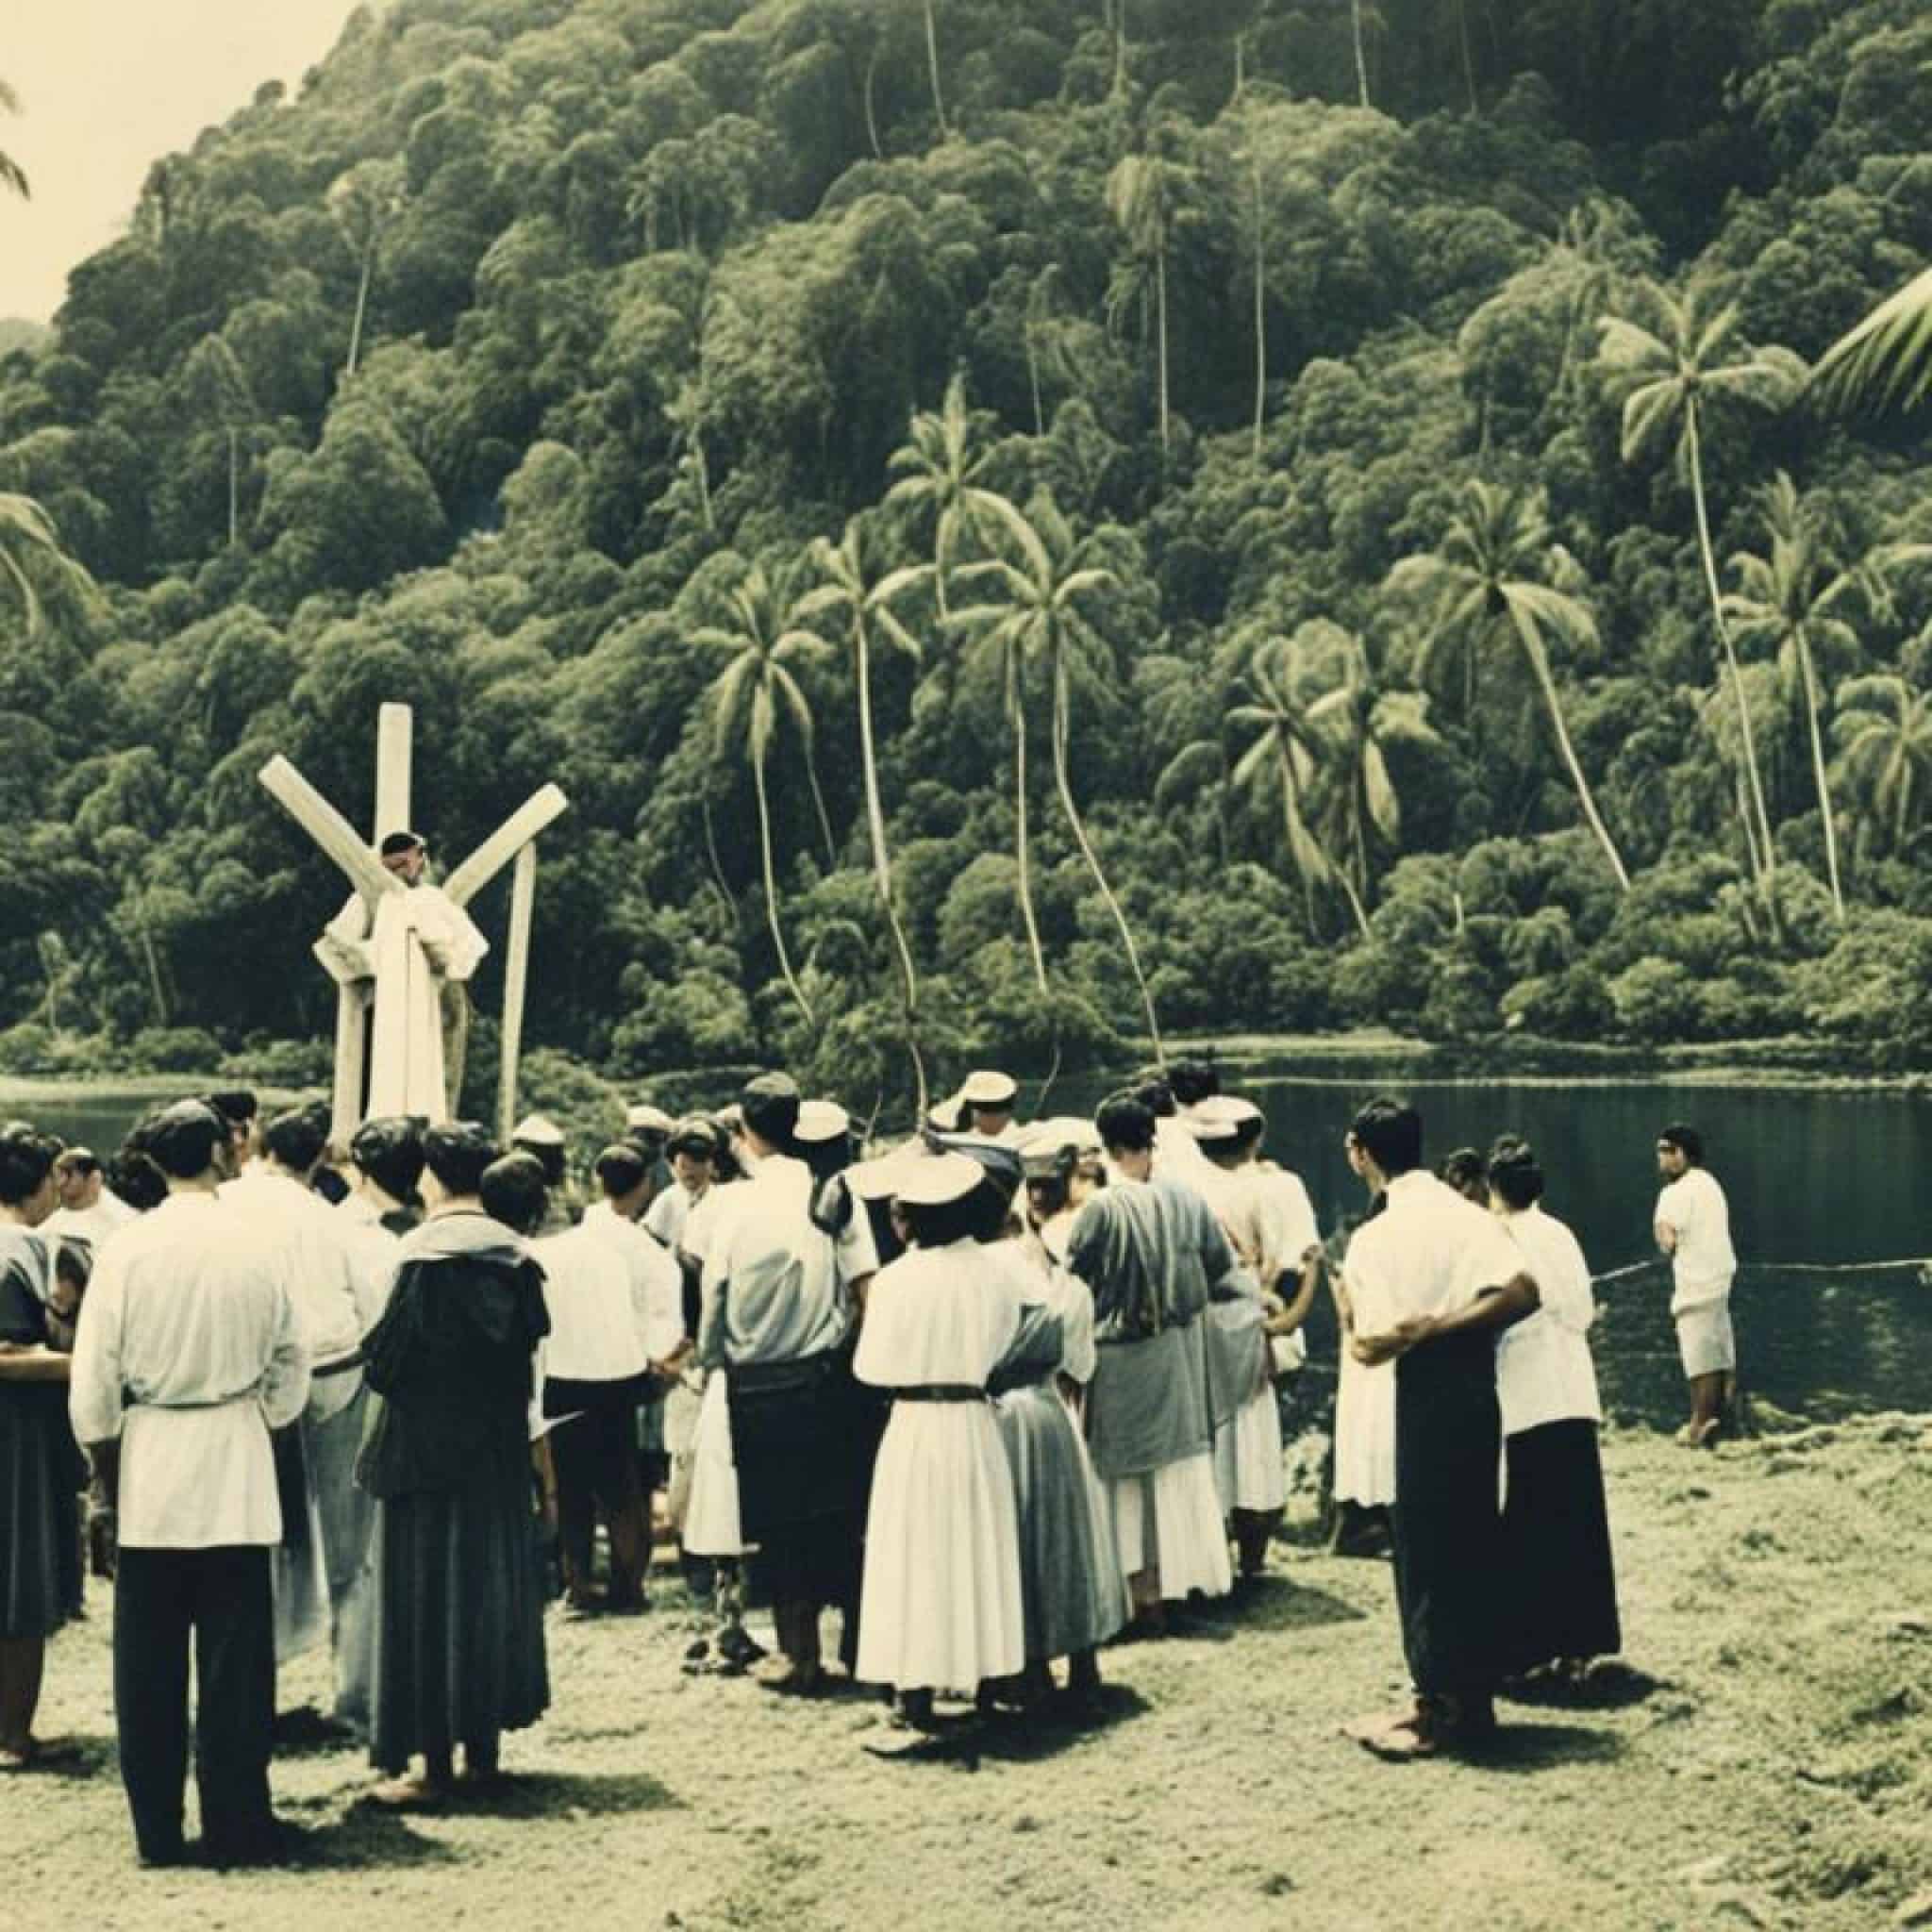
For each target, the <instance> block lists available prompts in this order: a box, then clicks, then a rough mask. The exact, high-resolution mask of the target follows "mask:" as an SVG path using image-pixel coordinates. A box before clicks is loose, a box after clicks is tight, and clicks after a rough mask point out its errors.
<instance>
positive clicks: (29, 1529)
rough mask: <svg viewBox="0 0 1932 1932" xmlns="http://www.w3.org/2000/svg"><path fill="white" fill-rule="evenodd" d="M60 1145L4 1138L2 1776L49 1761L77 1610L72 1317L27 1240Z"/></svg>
mask: <svg viewBox="0 0 1932 1932" xmlns="http://www.w3.org/2000/svg"><path fill="white" fill-rule="evenodd" d="M59 1144H60V1143H59V1142H58V1141H55V1140H52V1139H50V1138H49V1137H48V1136H46V1135H43V1134H37V1133H35V1132H34V1130H33V1129H32V1128H31V1127H28V1126H26V1125H25V1124H22V1123H13V1124H8V1126H7V1127H6V1128H4V1129H0V1496H4V1497H5V1498H6V1504H5V1511H4V1514H0V1771H30V1770H32V1769H33V1768H34V1767H35V1766H36V1765H37V1764H39V1763H42V1762H43V1761H46V1760H47V1759H48V1757H49V1755H50V1754H49V1753H48V1750H47V1747H46V1746H45V1745H44V1744H43V1743H42V1740H40V1739H38V1738H36V1737H35V1736H34V1712H35V1709H36V1707H38V1705H39V1703H40V1697H41V1676H42V1670H43V1667H44V1665H45V1662H46V1655H47V1639H48V1638H49V1637H51V1636H52V1635H53V1634H54V1632H55V1631H57V1630H58V1629H59V1627H60V1626H61V1624H64V1623H66V1621H67V1620H68V1618H69V1617H71V1616H74V1615H75V1614H76V1613H77V1612H78V1610H79V1608H80V1593H81V1584H80V1546H79V1541H78V1539H77V1537H76V1534H75V1495H76V1494H77V1493H78V1491H79V1490H80V1488H81V1484H82V1481H83V1472H82V1469H81V1466H80V1454H79V1451H78V1450H77V1449H76V1448H75V1442H74V1432H73V1430H72V1429H71V1428H69V1426H68V1423H67V1381H68V1370H69V1366H70V1362H69V1357H68V1350H69V1349H71V1348H72V1346H73V1343H74V1329H73V1326H72V1324H71V1321H70V1320H69V1319H68V1317H71V1316H72V1313H73V1306H72V1301H71V1299H63V1293H62V1288H61V1286H60V1284H58V1282H57V1280H56V1277H55V1268H54V1261H53V1251H52V1247H51V1245H50V1243H49V1242H48V1241H45V1240H44V1239H42V1237H41V1236H40V1235H37V1234H35V1233H33V1232H32V1230H33V1229H34V1228H36V1227H41V1226H43V1225H44V1224H45V1223H46V1220H47V1217H48V1215H49V1213H50V1211H51V1210H52V1209H53V1207H54V1203H55V1201H56V1200H57V1199H58V1198H59V1196H58V1192H57V1189H58V1186H59V1180H58V1176H57V1174H56V1173H55V1169H56V1166H57V1161H56V1159H55V1156H56V1154H57V1153H58V1148H59ZM63 1307H64V1308H65V1310H66V1314H65V1315H64V1316H63V1314H62V1312H61V1311H62V1309H63Z"/></svg>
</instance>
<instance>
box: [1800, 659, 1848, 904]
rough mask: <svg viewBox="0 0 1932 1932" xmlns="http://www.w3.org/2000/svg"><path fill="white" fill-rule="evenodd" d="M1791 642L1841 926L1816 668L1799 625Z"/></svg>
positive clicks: (1827, 866) (1841, 898) (1840, 896)
mask: <svg viewBox="0 0 1932 1932" xmlns="http://www.w3.org/2000/svg"><path fill="white" fill-rule="evenodd" d="M1793 641H1794V642H1795V643H1796V645H1797V648H1798V668H1799V670H1800V671H1801V672H1802V673H1803V675H1804V679H1805V718H1806V723H1807V725H1808V726H1809V728H1810V734H1811V775H1812V778H1813V779H1814V780H1815V781H1816V783H1817V786H1818V809H1819V812H1820V814H1821V815H1822V816H1823V818H1824V870H1825V872H1826V874H1827V875H1828V876H1829V878H1830V881H1831V909H1832V911H1833V912H1835V913H1836V914H1837V915H1838V923H1839V924H1840V925H1842V924H1844V921H1845V894H1844V887H1843V885H1842V884H1841V883H1840V878H1839V870H1838V828H1837V827H1836V826H1835V825H1834V824H1832V822H1831V787H1830V785H1829V784H1827V783H1826V781H1825V776H1824V737H1823V735H1822V733H1821V732H1820V730H1819V724H1818V667H1817V666H1816V665H1815V664H1814V663H1813V662H1812V660H1811V644H1810V641H1809V640H1808V639H1807V637H1806V635H1805V631H1804V626H1803V625H1800V626H1799V628H1798V632H1797V635H1796V637H1795V639H1794V640H1793Z"/></svg>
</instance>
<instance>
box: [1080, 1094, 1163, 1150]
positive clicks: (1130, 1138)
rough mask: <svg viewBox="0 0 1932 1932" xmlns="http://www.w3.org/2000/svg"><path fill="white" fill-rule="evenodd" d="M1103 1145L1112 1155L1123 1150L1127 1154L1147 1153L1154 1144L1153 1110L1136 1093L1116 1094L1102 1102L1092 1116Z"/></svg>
mask: <svg viewBox="0 0 1932 1932" xmlns="http://www.w3.org/2000/svg"><path fill="white" fill-rule="evenodd" d="M1093 1124H1094V1126H1095V1128H1096V1129H1097V1130H1098V1131H1099V1134H1100V1144H1101V1145H1102V1146H1103V1147H1105V1148H1106V1149H1107V1150H1108V1152H1109V1153H1111V1152H1112V1151H1113V1150H1114V1149H1115V1148H1117V1147H1118V1148H1120V1149H1121V1150H1123V1151H1124V1152H1125V1153H1128V1154H1145V1153H1148V1152H1149V1151H1150V1150H1151V1149H1152V1148H1153V1145H1154V1109H1153V1108H1151V1107H1149V1106H1148V1105H1147V1103H1146V1102H1145V1101H1144V1100H1142V1099H1141V1097H1140V1095H1139V1094H1135V1093H1116V1094H1115V1095H1114V1096H1113V1098H1112V1099H1110V1100H1103V1101H1102V1102H1101V1103H1100V1111H1099V1112H1098V1113H1097V1114H1095V1115H1094V1117H1093Z"/></svg>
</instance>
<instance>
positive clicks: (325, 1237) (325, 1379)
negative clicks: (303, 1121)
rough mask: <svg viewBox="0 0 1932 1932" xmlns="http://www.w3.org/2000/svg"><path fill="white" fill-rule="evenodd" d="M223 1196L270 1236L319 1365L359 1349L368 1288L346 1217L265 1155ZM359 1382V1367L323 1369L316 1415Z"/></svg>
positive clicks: (337, 1407) (320, 1418)
mask: <svg viewBox="0 0 1932 1932" xmlns="http://www.w3.org/2000/svg"><path fill="white" fill-rule="evenodd" d="M219 1198H220V1201H221V1204H222V1206H223V1207H224V1208H228V1209H230V1210H232V1211H233V1212H234V1213H235V1214H237V1215H238V1216H242V1217H244V1218H246V1219H247V1220H248V1221H250V1222H252V1223H253V1224H255V1225H256V1227H257V1228H258V1229H259V1230H260V1232H261V1234H262V1235H263V1236H264V1237H265V1238H266V1239H267V1241H269V1242H270V1244H271V1246H272V1249H273V1251H274V1254H275V1260H276V1264H277V1266H278V1267H279V1268H280V1270H281V1274H282V1279H283V1281H284V1282H285V1283H286V1285H287V1287H288V1290H289V1295H290V1299H291V1301H292V1302H293V1303H294V1305H295V1314H296V1318H297V1319H298V1320H299V1321H300V1322H301V1324H302V1335H303V1340H304V1341H306V1342H307V1343H308V1353H309V1357H310V1359H311V1360H312V1361H313V1362H314V1363H316V1364H317V1365H318V1366H319V1365H321V1364H322V1363H325V1362H331V1361H338V1360H340V1359H341V1357H344V1356H348V1355H354V1354H355V1352H356V1350H357V1349H358V1348H359V1347H360V1346H361V1343H362V1336H363V1332H364V1329H365V1328H366V1326H367V1325H368V1324H366V1323H365V1321H364V1319H363V1307H364V1302H365V1299H366V1292H367V1291H366V1290H365V1289H364V1287H363V1263H362V1259H361V1256H360V1253H359V1251H358V1245H357V1243H356V1241H354V1239H353V1238H352V1236H351V1235H350V1233H349V1226H348V1223H347V1222H346V1221H344V1220H343V1218H342V1217H341V1215H340V1214H339V1213H337V1211H336V1210H335V1208H332V1207H330V1205H329V1204H328V1203H327V1202H326V1201H325V1200H324V1199H323V1198H322V1196H321V1195H320V1194H318V1193H317V1192H316V1191H315V1190H314V1189H313V1188H311V1187H309V1186H308V1185H307V1184H306V1183H305V1182H302V1181H298V1180H297V1179H296V1178H295V1177H294V1176H293V1175H292V1174H278V1173H276V1172H275V1171H274V1170H273V1169H271V1168H269V1167H268V1166H267V1165H265V1164H264V1163H263V1162H261V1161H251V1162H250V1163H249V1165H248V1166H247V1167H246V1168H244V1169H243V1170H242V1174H240V1176H239V1177H238V1178H236V1179H234V1180H232V1181H224V1182H223V1183H222V1187H221V1192H220V1196H219ZM361 1384H362V1377H361V1375H360V1374H358V1373H356V1372H354V1371H351V1372H349V1373H347V1374H336V1375H326V1376H321V1377H318V1378H317V1380H316V1382H315V1385H314V1388H313V1390H312V1391H311V1392H310V1400H309V1417H310V1419H311V1420H312V1421H315V1422H326V1421H327V1420H328V1418H329V1417H330V1416H332V1415H335V1414H338V1413H339V1412H340V1411H341V1410H342V1409H343V1408H346V1407H348V1405H349V1403H350V1401H351V1400H352V1399H353V1398H354V1396H355V1394H356V1391H357V1390H358V1389H359V1388H360V1387H361Z"/></svg>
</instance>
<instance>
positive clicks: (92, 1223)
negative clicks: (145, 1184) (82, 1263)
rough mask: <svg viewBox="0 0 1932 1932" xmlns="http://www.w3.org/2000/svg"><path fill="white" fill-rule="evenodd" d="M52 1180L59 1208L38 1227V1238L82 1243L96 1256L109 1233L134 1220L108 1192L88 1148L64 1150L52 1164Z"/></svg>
mask: <svg viewBox="0 0 1932 1932" xmlns="http://www.w3.org/2000/svg"><path fill="white" fill-rule="evenodd" d="M54 1180H55V1184H56V1185H57V1186H58V1188H59V1190H60V1205H59V1207H58V1208H55V1210H54V1211H53V1213H51V1214H50V1215H48V1216H47V1218H46V1220H45V1221H43V1222H42V1224H41V1233H42V1235H50V1236H53V1237H54V1238H56V1239H62V1238H73V1239H75V1240H78V1241H85V1242H86V1243H87V1244H88V1246H89V1248H90V1249H91V1250H92V1252H93V1253H94V1254H96V1255H98V1254H99V1253H100V1251H101V1243H102V1242H103V1241H106V1240H107V1239H108V1236H109V1235H110V1234H112V1233H113V1232H114V1231H115V1230H116V1229H117V1228H122V1227H125V1226H126V1225H127V1224H128V1223H129V1222H130V1221H133V1220H134V1219H135V1218H136V1216H135V1212H134V1209H133V1208H130V1207H129V1206H128V1205H127V1203H126V1202H125V1201H124V1200H122V1199H121V1197H120V1196H119V1195H118V1194H115V1193H113V1192H112V1191H110V1190H109V1189H108V1177H107V1175H106V1174H103V1173H102V1172H101V1163H100V1159H99V1158H98V1157H97V1156H96V1155H95V1153H94V1151H93V1149H92V1147H69V1148H67V1149H65V1150H64V1151H63V1152H62V1153H61V1154H60V1155H59V1156H58V1158H56V1160H55V1162H54Z"/></svg>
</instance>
